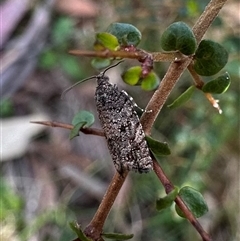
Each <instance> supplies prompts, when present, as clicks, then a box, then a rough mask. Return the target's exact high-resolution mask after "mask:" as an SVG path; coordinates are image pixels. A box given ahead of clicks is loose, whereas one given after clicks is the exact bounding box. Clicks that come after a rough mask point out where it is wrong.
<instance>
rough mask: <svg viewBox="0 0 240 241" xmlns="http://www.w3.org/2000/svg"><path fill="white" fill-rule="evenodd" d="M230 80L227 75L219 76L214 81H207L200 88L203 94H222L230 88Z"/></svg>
mask: <svg viewBox="0 0 240 241" xmlns="http://www.w3.org/2000/svg"><path fill="white" fill-rule="evenodd" d="M230 83H231V79H230V76H229V74H228V73H226V74H224V75H221V76H219V77H218V78H216V79H215V80H212V81H209V82H208V83H206V84H205V85H204V86H203V87H202V91H203V92H205V93H212V94H222V93H224V92H225V91H227V89H228V87H229V86H230Z"/></svg>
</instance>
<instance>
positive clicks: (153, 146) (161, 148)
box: [145, 136, 171, 156]
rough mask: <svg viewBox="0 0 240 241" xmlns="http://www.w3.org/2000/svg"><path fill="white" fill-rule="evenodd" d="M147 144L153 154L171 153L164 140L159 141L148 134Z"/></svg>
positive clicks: (164, 154)
mask: <svg viewBox="0 0 240 241" xmlns="http://www.w3.org/2000/svg"><path fill="white" fill-rule="evenodd" d="M145 138H146V141H147V144H148V146H149V148H150V150H151V151H152V152H153V154H154V155H155V156H166V155H170V154H171V150H170V149H169V146H168V144H167V143H166V142H160V141H157V140H155V139H153V138H152V137H150V136H146V137H145Z"/></svg>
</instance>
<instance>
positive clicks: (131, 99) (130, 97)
mask: <svg viewBox="0 0 240 241" xmlns="http://www.w3.org/2000/svg"><path fill="white" fill-rule="evenodd" d="M121 92H122V93H123V94H125V95H126V96H127V97H128V99H129V100H130V101H131V102H132V104H133V106H134V107H136V108H137V109H139V110H140V111H142V112H143V113H144V112H147V113H150V112H152V110H145V109H142V108H141V107H140V106H138V105H137V103H136V102H135V101H134V99H133V97H132V96H130V95H129V94H128V93H127V92H126V91H125V90H122V91H121Z"/></svg>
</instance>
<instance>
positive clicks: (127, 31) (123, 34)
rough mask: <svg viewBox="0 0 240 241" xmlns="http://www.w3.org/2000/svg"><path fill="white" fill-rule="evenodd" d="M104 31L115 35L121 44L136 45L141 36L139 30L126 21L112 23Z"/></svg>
mask: <svg viewBox="0 0 240 241" xmlns="http://www.w3.org/2000/svg"><path fill="white" fill-rule="evenodd" d="M106 32H108V33H111V34H112V35H114V36H116V37H117V39H118V42H119V44H120V45H121V46H130V45H133V46H137V45H138V44H139V43H140V41H141V38H142V34H141V32H140V31H139V30H138V29H137V28H136V27H134V26H133V25H131V24H128V23H112V24H110V25H109V27H108V28H107V31H106Z"/></svg>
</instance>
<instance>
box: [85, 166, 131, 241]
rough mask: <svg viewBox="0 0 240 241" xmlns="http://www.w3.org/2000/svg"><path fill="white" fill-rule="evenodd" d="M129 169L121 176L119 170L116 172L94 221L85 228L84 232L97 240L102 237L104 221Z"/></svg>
mask: <svg viewBox="0 0 240 241" xmlns="http://www.w3.org/2000/svg"><path fill="white" fill-rule="evenodd" d="M127 174H128V171H125V172H124V173H123V175H122V176H121V175H120V174H119V173H118V172H116V173H115V175H114V177H113V179H112V181H111V183H110V185H109V187H108V189H107V191H106V193H105V195H104V197H103V199H102V201H101V203H100V205H99V207H98V210H97V212H96V213H95V215H94V217H93V219H92V221H91V222H90V224H89V225H88V226H87V227H86V229H85V230H84V233H85V234H86V235H87V236H88V237H91V238H92V239H93V240H97V238H99V237H100V235H101V233H102V229H103V225H104V222H105V220H106V218H107V216H108V214H109V212H110V210H111V208H112V205H113V203H114V201H115V199H116V197H117V195H118V193H119V191H120V189H121V188H122V185H123V183H124V181H125V179H126V177H127Z"/></svg>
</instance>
